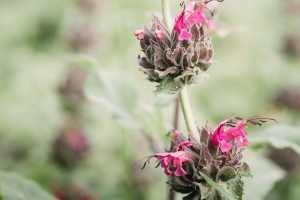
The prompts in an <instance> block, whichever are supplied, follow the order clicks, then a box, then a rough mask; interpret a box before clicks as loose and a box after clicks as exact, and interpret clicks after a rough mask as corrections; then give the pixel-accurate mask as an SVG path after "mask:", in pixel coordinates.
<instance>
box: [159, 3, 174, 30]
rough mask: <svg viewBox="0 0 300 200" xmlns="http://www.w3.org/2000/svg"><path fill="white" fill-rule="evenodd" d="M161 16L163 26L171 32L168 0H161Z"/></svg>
mask: <svg viewBox="0 0 300 200" xmlns="http://www.w3.org/2000/svg"><path fill="white" fill-rule="evenodd" d="M161 8H162V16H163V20H164V24H165V26H166V27H167V28H168V30H169V31H170V32H171V30H172V19H171V10H170V0H161Z"/></svg>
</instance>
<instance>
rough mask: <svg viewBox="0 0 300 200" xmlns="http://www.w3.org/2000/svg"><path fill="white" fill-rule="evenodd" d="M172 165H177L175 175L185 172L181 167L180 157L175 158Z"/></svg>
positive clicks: (182, 174) (181, 174)
mask: <svg viewBox="0 0 300 200" xmlns="http://www.w3.org/2000/svg"><path fill="white" fill-rule="evenodd" d="M174 167H177V169H176V171H175V173H174V174H175V176H184V175H186V172H185V171H184V170H183V169H182V162H181V160H180V159H178V158H176V159H174Z"/></svg>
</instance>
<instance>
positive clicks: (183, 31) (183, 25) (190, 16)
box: [174, 1, 212, 40]
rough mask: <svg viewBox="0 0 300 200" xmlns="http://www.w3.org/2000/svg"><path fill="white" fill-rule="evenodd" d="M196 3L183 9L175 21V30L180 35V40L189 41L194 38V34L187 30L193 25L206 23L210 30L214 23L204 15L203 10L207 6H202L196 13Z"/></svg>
mask: <svg viewBox="0 0 300 200" xmlns="http://www.w3.org/2000/svg"><path fill="white" fill-rule="evenodd" d="M195 5H196V2H195V1H191V2H190V3H189V4H188V6H187V7H186V8H185V9H183V11H182V12H181V14H180V15H179V16H178V18H177V19H176V21H175V25H174V30H175V31H176V32H177V33H179V40H187V39H190V38H191V37H192V34H191V33H190V32H188V31H187V28H188V27H189V26H190V25H191V24H194V23H196V24H199V23H201V22H204V23H206V26H207V28H208V29H209V28H210V27H211V25H212V22H211V21H209V20H208V19H207V16H206V15H205V14H203V9H204V8H205V4H201V5H200V6H199V8H197V9H196V10H195V11H194V8H195ZM187 22H188V23H189V24H188V23H187Z"/></svg>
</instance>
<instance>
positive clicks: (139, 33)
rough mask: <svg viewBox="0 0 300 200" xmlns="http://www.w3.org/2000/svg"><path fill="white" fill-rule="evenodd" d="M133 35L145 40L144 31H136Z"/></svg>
mask: <svg viewBox="0 0 300 200" xmlns="http://www.w3.org/2000/svg"><path fill="white" fill-rule="evenodd" d="M133 33H134V35H135V36H136V37H137V39H138V40H143V39H144V30H135V31H134V32H133Z"/></svg>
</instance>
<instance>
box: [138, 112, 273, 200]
mask: <svg viewBox="0 0 300 200" xmlns="http://www.w3.org/2000/svg"><path fill="white" fill-rule="evenodd" d="M233 119H234V118H233V117H231V118H229V119H226V120H224V121H222V122H221V123H220V124H219V125H218V126H217V127H216V128H215V129H212V128H211V127H210V126H209V125H208V124H206V125H205V127H203V128H202V130H201V131H200V133H199V134H200V141H197V140H196V139H194V137H193V136H192V135H189V137H188V139H187V138H185V137H184V136H183V135H182V134H181V133H179V132H178V131H174V132H173V140H172V141H171V147H170V150H169V151H168V152H165V153H157V154H154V155H151V156H149V157H148V160H147V161H146V162H145V164H144V167H145V165H146V163H147V162H148V161H149V159H151V158H156V159H158V161H159V163H160V165H161V167H162V168H164V169H165V170H164V172H165V174H166V175H168V176H169V180H168V182H167V183H168V184H169V186H170V188H171V190H173V191H175V192H180V193H184V194H188V195H187V196H186V197H185V198H184V199H210V198H212V197H213V196H215V195H217V191H215V189H214V188H213V187H212V186H210V185H209V184H208V183H207V182H206V180H205V179H204V178H203V177H202V176H201V174H205V175H206V176H207V177H209V178H210V179H212V180H214V181H215V182H223V183H226V184H228V187H231V186H232V185H236V184H238V183H237V182H239V185H240V186H241V187H242V183H241V181H240V179H241V177H242V176H252V175H251V172H250V168H249V166H248V165H247V163H245V162H243V161H242V152H243V150H244V147H245V146H247V145H248V143H249V142H248V140H247V138H246V132H245V130H244V128H245V125H246V124H247V123H251V124H254V125H262V123H264V122H266V120H268V119H265V118H250V119H241V120H240V121H238V122H234V121H233ZM270 120H272V119H270ZM144 167H143V168H144ZM235 195H236V196H238V197H241V196H242V192H239V191H235ZM217 196H218V195H217Z"/></svg>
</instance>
